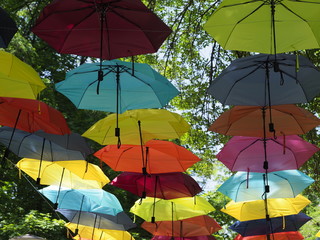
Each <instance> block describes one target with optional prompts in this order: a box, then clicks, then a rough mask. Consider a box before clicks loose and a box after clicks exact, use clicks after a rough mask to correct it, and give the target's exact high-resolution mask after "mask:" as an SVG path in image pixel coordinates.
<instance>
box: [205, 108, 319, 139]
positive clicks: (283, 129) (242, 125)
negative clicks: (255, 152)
mask: <svg viewBox="0 0 320 240" xmlns="http://www.w3.org/2000/svg"><path fill="white" fill-rule="evenodd" d="M264 110H265V114H266V116H267V115H269V108H265V107H256V106H235V107H233V108H232V109H230V110H228V111H226V112H224V113H223V114H221V115H220V117H219V118H218V119H217V120H216V121H215V122H214V123H213V124H212V125H211V126H210V127H209V130H210V131H214V132H217V133H220V134H224V135H231V136H249V137H264V133H263V118H264V117H263V112H264ZM271 112H272V116H273V123H274V128H275V130H276V132H275V133H274V132H269V131H266V136H265V137H268V138H269V137H274V135H276V136H281V135H296V134H305V133H307V132H308V131H310V130H311V129H313V128H315V127H317V126H318V125H319V124H320V119H318V118H317V117H316V116H314V115H313V114H312V113H311V112H309V111H307V110H305V109H303V108H300V107H297V106H295V105H291V104H287V105H275V106H272V109H271ZM265 122H266V124H269V123H270V119H265Z"/></svg>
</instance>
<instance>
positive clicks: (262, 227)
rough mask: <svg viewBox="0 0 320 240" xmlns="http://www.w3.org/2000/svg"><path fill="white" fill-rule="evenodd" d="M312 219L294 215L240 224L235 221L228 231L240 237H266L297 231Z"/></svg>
mask: <svg viewBox="0 0 320 240" xmlns="http://www.w3.org/2000/svg"><path fill="white" fill-rule="evenodd" d="M311 219H312V218H311V217H309V216H307V215H305V214H304V213H299V214H295V215H288V216H284V217H276V218H270V220H269V221H267V220H266V219H258V220H251V221H244V222H240V221H237V222H235V223H234V224H232V225H231V226H230V227H229V229H231V230H233V231H235V232H237V233H239V234H241V236H243V237H245V236H254V235H266V234H272V233H278V232H290V231H298V230H299V228H300V227H301V226H302V225H304V224H305V223H306V222H308V221H309V220H311Z"/></svg>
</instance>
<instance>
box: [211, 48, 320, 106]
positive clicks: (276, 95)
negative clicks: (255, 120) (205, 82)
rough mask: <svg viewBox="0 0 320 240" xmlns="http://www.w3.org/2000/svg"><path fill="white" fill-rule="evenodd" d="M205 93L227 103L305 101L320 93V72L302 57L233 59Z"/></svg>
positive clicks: (255, 56)
mask: <svg viewBox="0 0 320 240" xmlns="http://www.w3.org/2000/svg"><path fill="white" fill-rule="evenodd" d="M207 92H208V93H209V94H211V95H212V96H213V97H214V98H215V99H217V100H218V101H220V102H221V103H223V104H227V105H255V106H269V105H270V106H271V105H280V104H296V103H306V102H309V101H310V100H312V99H313V98H314V97H315V96H316V95H318V94H319V92H320V72H319V70H318V69H317V68H316V67H315V66H314V65H313V64H312V63H311V62H310V61H309V60H308V59H307V58H305V57H303V56H296V55H289V54H277V55H269V54H257V55H253V56H249V57H244V58H240V59H237V60H235V61H233V62H232V63H231V64H230V65H229V66H228V67H227V68H226V69H225V70H223V71H222V73H221V74H220V75H219V76H218V77H217V78H215V79H214V80H213V81H212V83H211V85H210V86H209V88H208V90H207ZM269 96H270V102H269Z"/></svg>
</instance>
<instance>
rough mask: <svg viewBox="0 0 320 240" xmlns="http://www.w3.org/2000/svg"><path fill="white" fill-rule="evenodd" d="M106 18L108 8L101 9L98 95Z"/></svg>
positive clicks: (101, 78) (101, 77)
mask: <svg viewBox="0 0 320 240" xmlns="http://www.w3.org/2000/svg"><path fill="white" fill-rule="evenodd" d="M105 17H106V6H103V8H102V9H100V64H99V65H100V68H99V71H98V84H97V94H98V95H99V88H100V82H101V81H102V80H103V71H102V47H103V23H104V19H105Z"/></svg>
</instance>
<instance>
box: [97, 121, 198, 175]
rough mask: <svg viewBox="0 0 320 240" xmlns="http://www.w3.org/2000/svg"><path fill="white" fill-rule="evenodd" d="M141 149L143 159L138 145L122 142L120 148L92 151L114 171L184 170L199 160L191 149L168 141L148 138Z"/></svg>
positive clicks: (153, 171) (156, 172)
mask: <svg viewBox="0 0 320 240" xmlns="http://www.w3.org/2000/svg"><path fill="white" fill-rule="evenodd" d="M159 124H161V123H160V122H159ZM150 128H151V126H150ZM142 149H143V152H144V153H145V154H146V159H143V160H142V157H141V156H142V155H141V146H139V145H126V144H123V145H121V146H120V148H118V147H117V146H116V145H108V146H106V147H104V148H102V149H100V150H99V151H97V152H96V153H94V156H96V157H97V158H99V159H101V160H102V161H104V162H105V163H106V164H108V165H109V166H110V167H111V168H112V169H113V170H115V171H127V172H137V173H141V172H142V169H143V168H146V171H147V172H148V173H150V174H159V173H168V172H184V171H186V170H187V169H188V168H189V167H191V166H192V165H193V164H195V163H196V162H198V161H200V158H199V157H197V156H196V155H194V154H193V153H192V152H191V151H189V150H187V149H186V148H184V147H181V146H179V145H177V144H175V143H173V142H170V141H160V140H150V141H148V142H146V144H145V145H143V147H142ZM129 163H130V164H129Z"/></svg>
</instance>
